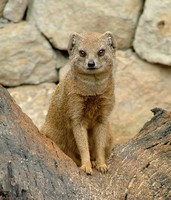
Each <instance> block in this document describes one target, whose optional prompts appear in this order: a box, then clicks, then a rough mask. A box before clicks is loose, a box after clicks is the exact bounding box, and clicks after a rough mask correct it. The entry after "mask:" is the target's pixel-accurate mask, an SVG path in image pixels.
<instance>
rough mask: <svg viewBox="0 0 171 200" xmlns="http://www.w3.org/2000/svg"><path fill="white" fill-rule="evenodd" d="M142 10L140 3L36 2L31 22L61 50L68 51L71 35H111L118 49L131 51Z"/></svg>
mask: <svg viewBox="0 0 171 200" xmlns="http://www.w3.org/2000/svg"><path fill="white" fill-rule="evenodd" d="M142 7H143V1H141V0H133V1H132V0H125V1H124V3H123V2H122V1H118V0H112V1H111V0H110V1H104V0H100V1H91V0H87V1H84V2H83V1H79V0H73V1H67V0H63V1H56V0H48V1H46V0H39V1H33V2H32V4H30V7H29V14H28V19H29V20H30V21H32V22H34V23H36V25H37V26H38V27H39V29H40V31H41V32H42V33H43V34H44V35H46V37H47V38H48V39H49V40H50V41H51V42H52V44H53V45H54V47H56V48H58V49H64V50H65V49H66V48H67V44H68V36H69V34H70V33H71V32H73V31H76V32H83V31H98V32H105V31H108V30H110V31H112V32H113V33H114V34H115V35H116V37H117V40H118V44H119V48H129V47H130V46H132V41H133V37H134V33H135V29H136V25H137V21H138V17H139V15H140V12H141V9H142Z"/></svg>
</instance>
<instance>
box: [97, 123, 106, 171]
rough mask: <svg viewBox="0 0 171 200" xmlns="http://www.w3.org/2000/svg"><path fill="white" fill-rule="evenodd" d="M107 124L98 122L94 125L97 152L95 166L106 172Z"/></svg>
mask: <svg viewBox="0 0 171 200" xmlns="http://www.w3.org/2000/svg"><path fill="white" fill-rule="evenodd" d="M106 131H107V126H106V125H105V124H101V123H98V124H96V126H95V127H94V139H95V152H96V162H95V165H96V166H95V167H96V169H97V170H98V171H100V172H102V173H106V172H107V171H108V167H107V165H106V164H105V148H106V133H107V132H106Z"/></svg>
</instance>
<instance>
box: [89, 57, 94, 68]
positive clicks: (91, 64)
mask: <svg viewBox="0 0 171 200" xmlns="http://www.w3.org/2000/svg"><path fill="white" fill-rule="evenodd" d="M94 66H95V62H94V60H93V59H90V60H89V61H88V67H89V68H93V67H94Z"/></svg>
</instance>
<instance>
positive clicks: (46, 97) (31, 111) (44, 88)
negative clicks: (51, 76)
mask: <svg viewBox="0 0 171 200" xmlns="http://www.w3.org/2000/svg"><path fill="white" fill-rule="evenodd" d="M55 88H56V84H54V83H43V84H40V85H24V86H19V87H15V88H9V89H8V91H9V92H10V94H11V96H12V97H13V98H14V99H15V101H16V102H17V103H18V104H19V105H20V107H21V108H22V110H23V112H25V113H27V115H28V116H29V117H30V118H31V119H32V120H33V122H34V124H36V126H37V127H38V128H40V127H41V126H42V124H43V122H44V119H45V116H46V114H47V110H48V107H49V102H50V99H51V96H52V93H53V91H54V90H55Z"/></svg>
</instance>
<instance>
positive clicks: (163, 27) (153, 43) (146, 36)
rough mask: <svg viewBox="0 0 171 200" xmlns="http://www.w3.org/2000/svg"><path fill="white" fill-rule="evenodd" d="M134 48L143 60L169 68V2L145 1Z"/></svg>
mask: <svg viewBox="0 0 171 200" xmlns="http://www.w3.org/2000/svg"><path fill="white" fill-rule="evenodd" d="M134 48H135V51H136V53H137V54H138V55H139V56H140V57H141V58H143V59H145V60H147V61H149V62H152V63H161V64H164V65H169V66H171V56H170V55H171V1H170V0H163V1H160V0H153V1H151V0H147V1H145V8H144V12H143V14H142V15H141V18H140V21H139V24H138V28H137V30H136V35H135V40H134Z"/></svg>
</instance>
